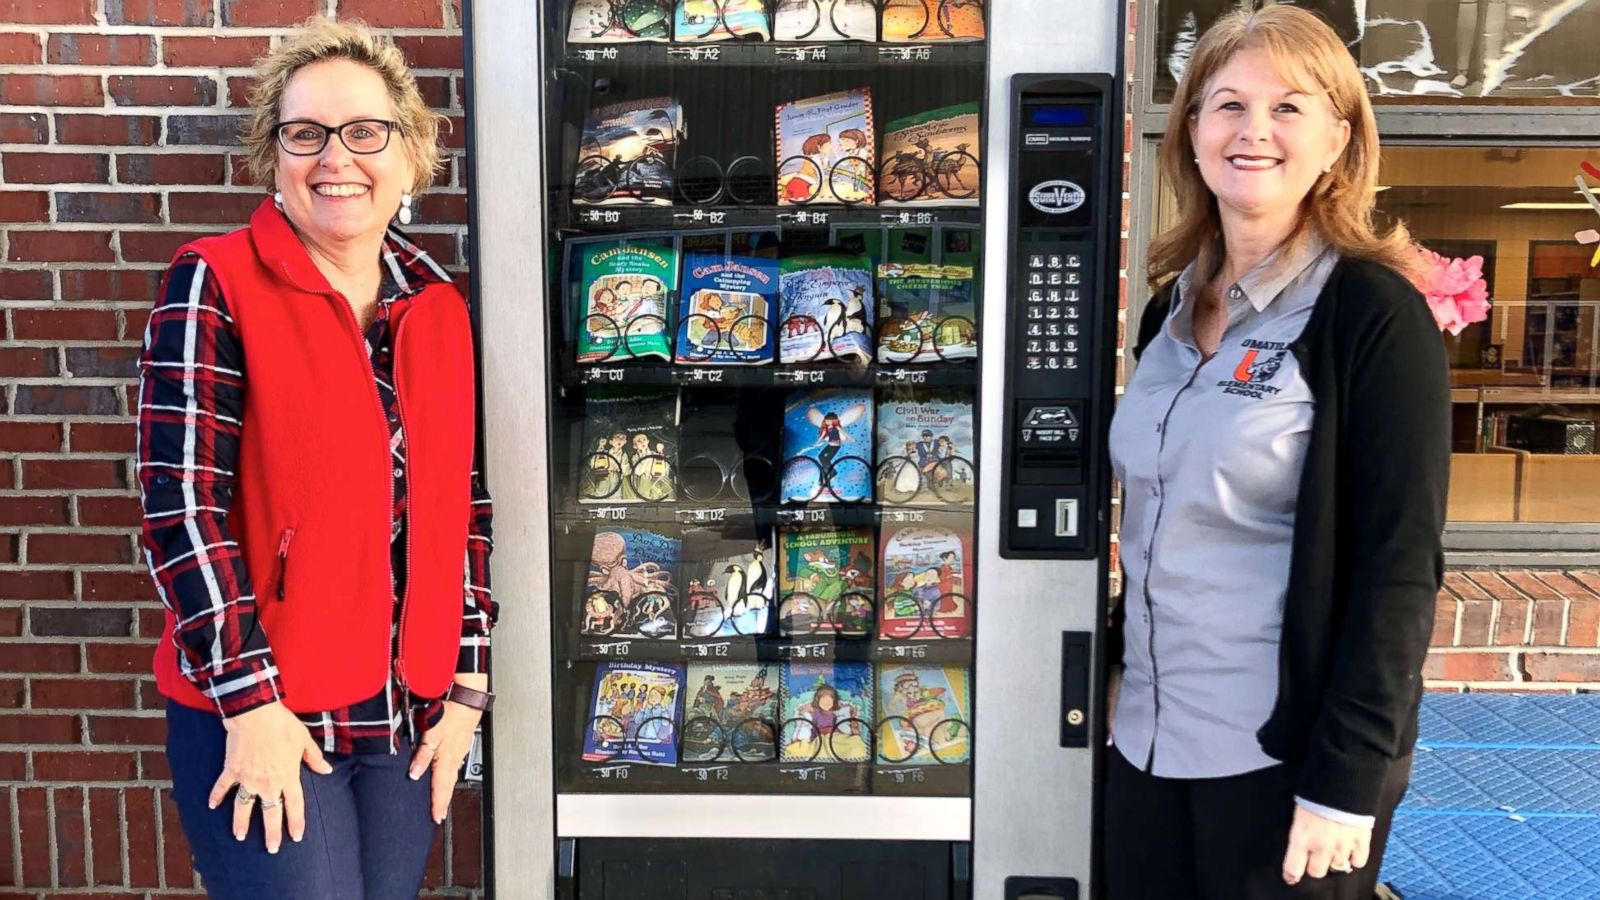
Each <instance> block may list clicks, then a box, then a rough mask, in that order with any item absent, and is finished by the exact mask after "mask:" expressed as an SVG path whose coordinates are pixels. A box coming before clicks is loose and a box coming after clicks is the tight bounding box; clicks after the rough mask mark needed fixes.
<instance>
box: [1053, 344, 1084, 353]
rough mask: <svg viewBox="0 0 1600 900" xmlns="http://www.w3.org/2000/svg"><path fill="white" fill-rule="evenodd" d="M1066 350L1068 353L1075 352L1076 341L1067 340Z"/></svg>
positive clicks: (1076, 349) (1076, 347)
mask: <svg viewBox="0 0 1600 900" xmlns="http://www.w3.org/2000/svg"><path fill="white" fill-rule="evenodd" d="M1051 343H1055V342H1054V341H1052V342H1051ZM1067 352H1068V353H1077V352H1078V342H1077V341H1067Z"/></svg>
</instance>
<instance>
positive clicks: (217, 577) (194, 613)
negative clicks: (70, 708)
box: [138, 230, 498, 753]
mask: <svg viewBox="0 0 1600 900" xmlns="http://www.w3.org/2000/svg"><path fill="white" fill-rule="evenodd" d="M382 256H383V262H384V265H383V266H382V267H381V268H382V271H383V281H382V286H381V288H380V291H379V297H380V298H381V299H380V301H379V305H378V311H377V315H376V317H375V318H374V320H373V322H372V324H371V326H370V327H369V328H368V329H367V332H366V335H365V338H366V340H365V343H366V347H365V349H366V352H367V357H368V360H369V361H370V362H371V365H372V372H373V378H374V381H375V383H376V385H377V388H378V396H379V399H380V401H381V402H382V404H383V406H384V410H385V413H386V416H387V419H388V422H389V429H390V435H389V438H390V439H389V454H390V460H389V462H390V464H391V466H392V471H393V476H394V485H395V507H394V510H393V511H392V515H393V518H392V523H393V527H392V528H391V531H390V536H391V548H392V549H393V552H392V553H391V560H392V562H393V583H394V587H395V590H394V596H395V598H396V599H395V604H394V615H393V618H392V620H391V641H393V642H396V643H397V642H398V640H399V614H400V600H399V598H400V597H401V596H402V594H403V589H404V584H405V576H406V573H405V551H404V548H405V541H404V535H405V515H406V496H405V484H406V482H405V478H404V472H405V434H404V431H403V428H402V423H401V421H400V415H399V406H398V403H397V400H396V396H395V391H394V387H393V367H394V359H393V350H392V341H391V339H392V329H391V327H390V324H391V309H392V306H393V303H394V302H395V301H396V300H400V299H403V298H404V297H407V296H409V295H411V294H413V293H415V292H416V291H417V290H420V289H421V287H422V286H423V285H424V284H425V283H427V282H429V281H437V280H441V279H444V278H446V277H447V276H445V274H444V273H443V271H441V270H440V269H439V268H438V267H437V265H435V264H434V263H433V261H432V260H431V259H429V258H428V256H427V255H426V254H425V253H424V252H423V251H422V250H421V249H419V248H417V247H416V246H415V245H414V244H412V243H411V242H410V241H409V240H407V239H406V238H405V237H404V236H403V235H401V234H400V233H399V232H398V231H394V230H391V231H390V232H389V234H388V236H387V237H386V239H385V241H384V247H383V255H382ZM140 368H141V378H140V388H139V454H138V456H139V482H140V488H141V491H142V493H143V497H144V506H145V528H144V546H145V554H146V558H147V561H148V563H149V566H150V571H151V573H152V575H154V577H155V580H156V585H157V590H158V592H159V593H160V596H161V600H162V602H163V603H164V604H166V605H167V606H168V608H170V609H172V610H173V612H174V615H175V616H176V617H177V619H178V627H177V630H176V633H175V635H174V640H175V641H176V643H177V647H178V652H179V663H180V666H181V667H182V669H183V671H184V673H185V675H186V676H187V677H189V678H190V679H191V680H192V681H193V682H194V683H195V684H196V686H197V687H199V688H200V689H201V691H202V692H204V693H205V694H206V695H207V696H208V697H210V698H211V699H212V700H214V701H215V702H216V704H217V710H218V712H219V713H220V714H222V715H223V716H235V715H238V714H240V713H243V712H246V711H248V710H251V709H255V708H256V707H258V706H261V705H263V704H266V703H271V702H273V701H275V700H280V699H282V697H283V688H282V685H281V682H280V678H279V674H278V669H277V666H276V664H275V663H274V662H273V657H272V650H271V646H270V644H269V641H268V635H267V634H266V633H265V630H264V629H263V628H262V627H260V623H259V622H258V621H257V619H256V615H255V596H254V593H253V591H252V589H251V579H250V573H249V572H248V571H246V569H245V565H244V560H243V557H242V555H241V553H240V549H239V547H238V545H237V543H235V541H234V540H233V537H232V535H231V534H230V532H229V530H228V524H227V513H228V510H229V508H230V506H231V503H232V495H233V486H234V473H233V467H234V465H235V463H236V461H237V458H238V449H239V431H240V428H241V426H242V424H243V423H242V416H243V410H244V391H245V379H244V360H243V345H242V344H241V342H240V340H239V336H238V333H237V331H236V326H235V324H234V321H233V319H232V317H231V316H230V315H229V312H228V305H227V299H226V298H225V297H224V296H223V295H222V291H221V286H220V284H219V283H218V281H217V278H216V276H215V274H214V273H212V272H211V271H210V270H209V267H208V266H207V265H206V263H205V262H204V261H203V260H201V259H200V258H199V257H198V256H197V255H194V254H186V255H185V256H184V257H182V258H180V259H179V260H178V261H177V262H175V263H174V264H173V267H172V270H171V272H170V274H169V277H168V279H167V287H166V291H165V292H164V294H163V296H162V297H161V299H160V302H158V303H157V305H156V308H155V311H154V313H153V314H152V316H151V319H150V324H149V327H148V329H147V331H146V333H145V348H144V353H143V356H142V358H141V360H140ZM492 519H493V505H492V502H491V500H490V498H489V495H488V493H487V492H486V491H485V490H484V488H483V485H482V481H481V479H480V478H479V477H478V474H477V473H476V472H474V473H473V474H472V515H471V516H470V519H469V522H468V523H464V525H465V527H467V529H468V535H467V551H466V560H465V567H464V573H465V574H464V577H463V584H462V617H461V639H460V650H459V653H458V656H457V663H456V671H457V672H487V671H488V667H489V632H490V629H491V628H492V627H493V625H494V621H495V618H496V616H497V613H498V610H497V608H496V605H495V603H494V601H493V599H492V596H491V594H490V590H489V554H490V552H491V550H492V549H493V539H492ZM440 710H441V706H440V703H439V701H436V700H435V701H426V700H422V699H420V698H416V697H414V696H410V695H408V694H407V692H406V691H405V689H404V687H403V686H402V685H400V683H399V682H398V680H397V679H395V678H394V676H393V673H392V672H391V673H390V677H389V679H388V682H387V684H386V685H385V687H384V689H383V690H381V691H380V692H379V693H378V694H376V695H374V696H373V697H370V698H368V699H366V700H363V701H360V702H358V703H354V704H351V705H349V706H346V707H344V708H341V709H335V710H324V711H321V712H315V713H305V714H301V715H300V718H301V720H302V721H303V722H305V723H306V725H307V726H308V727H309V728H310V730H311V732H312V736H313V737H314V738H315V739H316V740H317V741H318V743H319V744H321V745H322V748H323V749H324V750H325V751H328V752H334V753H366V752H385V753H387V752H394V751H396V750H397V749H398V747H399V745H400V733H401V729H402V728H408V729H411V730H412V737H413V738H414V737H415V732H416V730H417V729H420V728H425V727H426V726H427V725H429V724H431V723H432V722H434V721H436V720H437V717H438V715H439V713H440Z"/></svg>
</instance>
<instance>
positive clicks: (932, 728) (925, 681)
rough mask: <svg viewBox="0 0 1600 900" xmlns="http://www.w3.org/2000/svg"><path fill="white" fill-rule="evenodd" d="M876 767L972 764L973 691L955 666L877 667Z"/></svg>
mask: <svg viewBox="0 0 1600 900" xmlns="http://www.w3.org/2000/svg"><path fill="white" fill-rule="evenodd" d="M878 710H879V713H880V716H879V718H878V734H877V742H876V746H877V748H878V762H880V763H890V764H902V765H929V764H933V765H940V764H943V765H949V764H951V763H962V762H967V761H968V760H970V759H971V758H972V690H971V684H970V679H969V678H968V677H967V670H966V669H964V668H962V667H960V666H895V665H884V666H879V667H878Z"/></svg>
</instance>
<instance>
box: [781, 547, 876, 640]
mask: <svg viewBox="0 0 1600 900" xmlns="http://www.w3.org/2000/svg"><path fill="white" fill-rule="evenodd" d="M875 549H876V547H875V545H874V543H873V539H872V529H871V528H816V529H804V530H801V529H780V530H779V532H778V565H779V566H780V567H781V569H780V571H779V574H778V632H779V633H780V634H782V635H783V636H785V637H808V636H811V635H828V636H832V635H843V636H846V637H863V636H866V635H868V634H871V633H872V622H873V617H874V616H875V615H876V610H875V609H874V604H873V594H874V593H875V587H876V585H877V580H876V578H875V576H874V572H875V571H876V569H875V567H874V564H873V562H874V557H875V556H876V554H875V552H874V551H875Z"/></svg>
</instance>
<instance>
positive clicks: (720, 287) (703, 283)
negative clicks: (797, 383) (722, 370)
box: [677, 253, 778, 366]
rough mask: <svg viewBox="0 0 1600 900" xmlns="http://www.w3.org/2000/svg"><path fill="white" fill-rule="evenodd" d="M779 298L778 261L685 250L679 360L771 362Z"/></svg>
mask: <svg viewBox="0 0 1600 900" xmlns="http://www.w3.org/2000/svg"><path fill="white" fill-rule="evenodd" d="M777 301H778V263H777V261H776V260H773V259H765V258H762V257H756V256H728V255H724V254H711V253H686V254H684V257H683V290H682V296H681V300H680V305H679V308H678V350H677V361H678V362H680V363H684V364H688V365H699V364H705V365H724V366H726V365H735V366H739V365H743V366H754V365H761V364H762V363H770V362H772V360H773V356H774V354H773V340H772V326H773V321H772V320H773V317H774V314H775V313H776V312H777V305H778V303H777Z"/></svg>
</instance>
